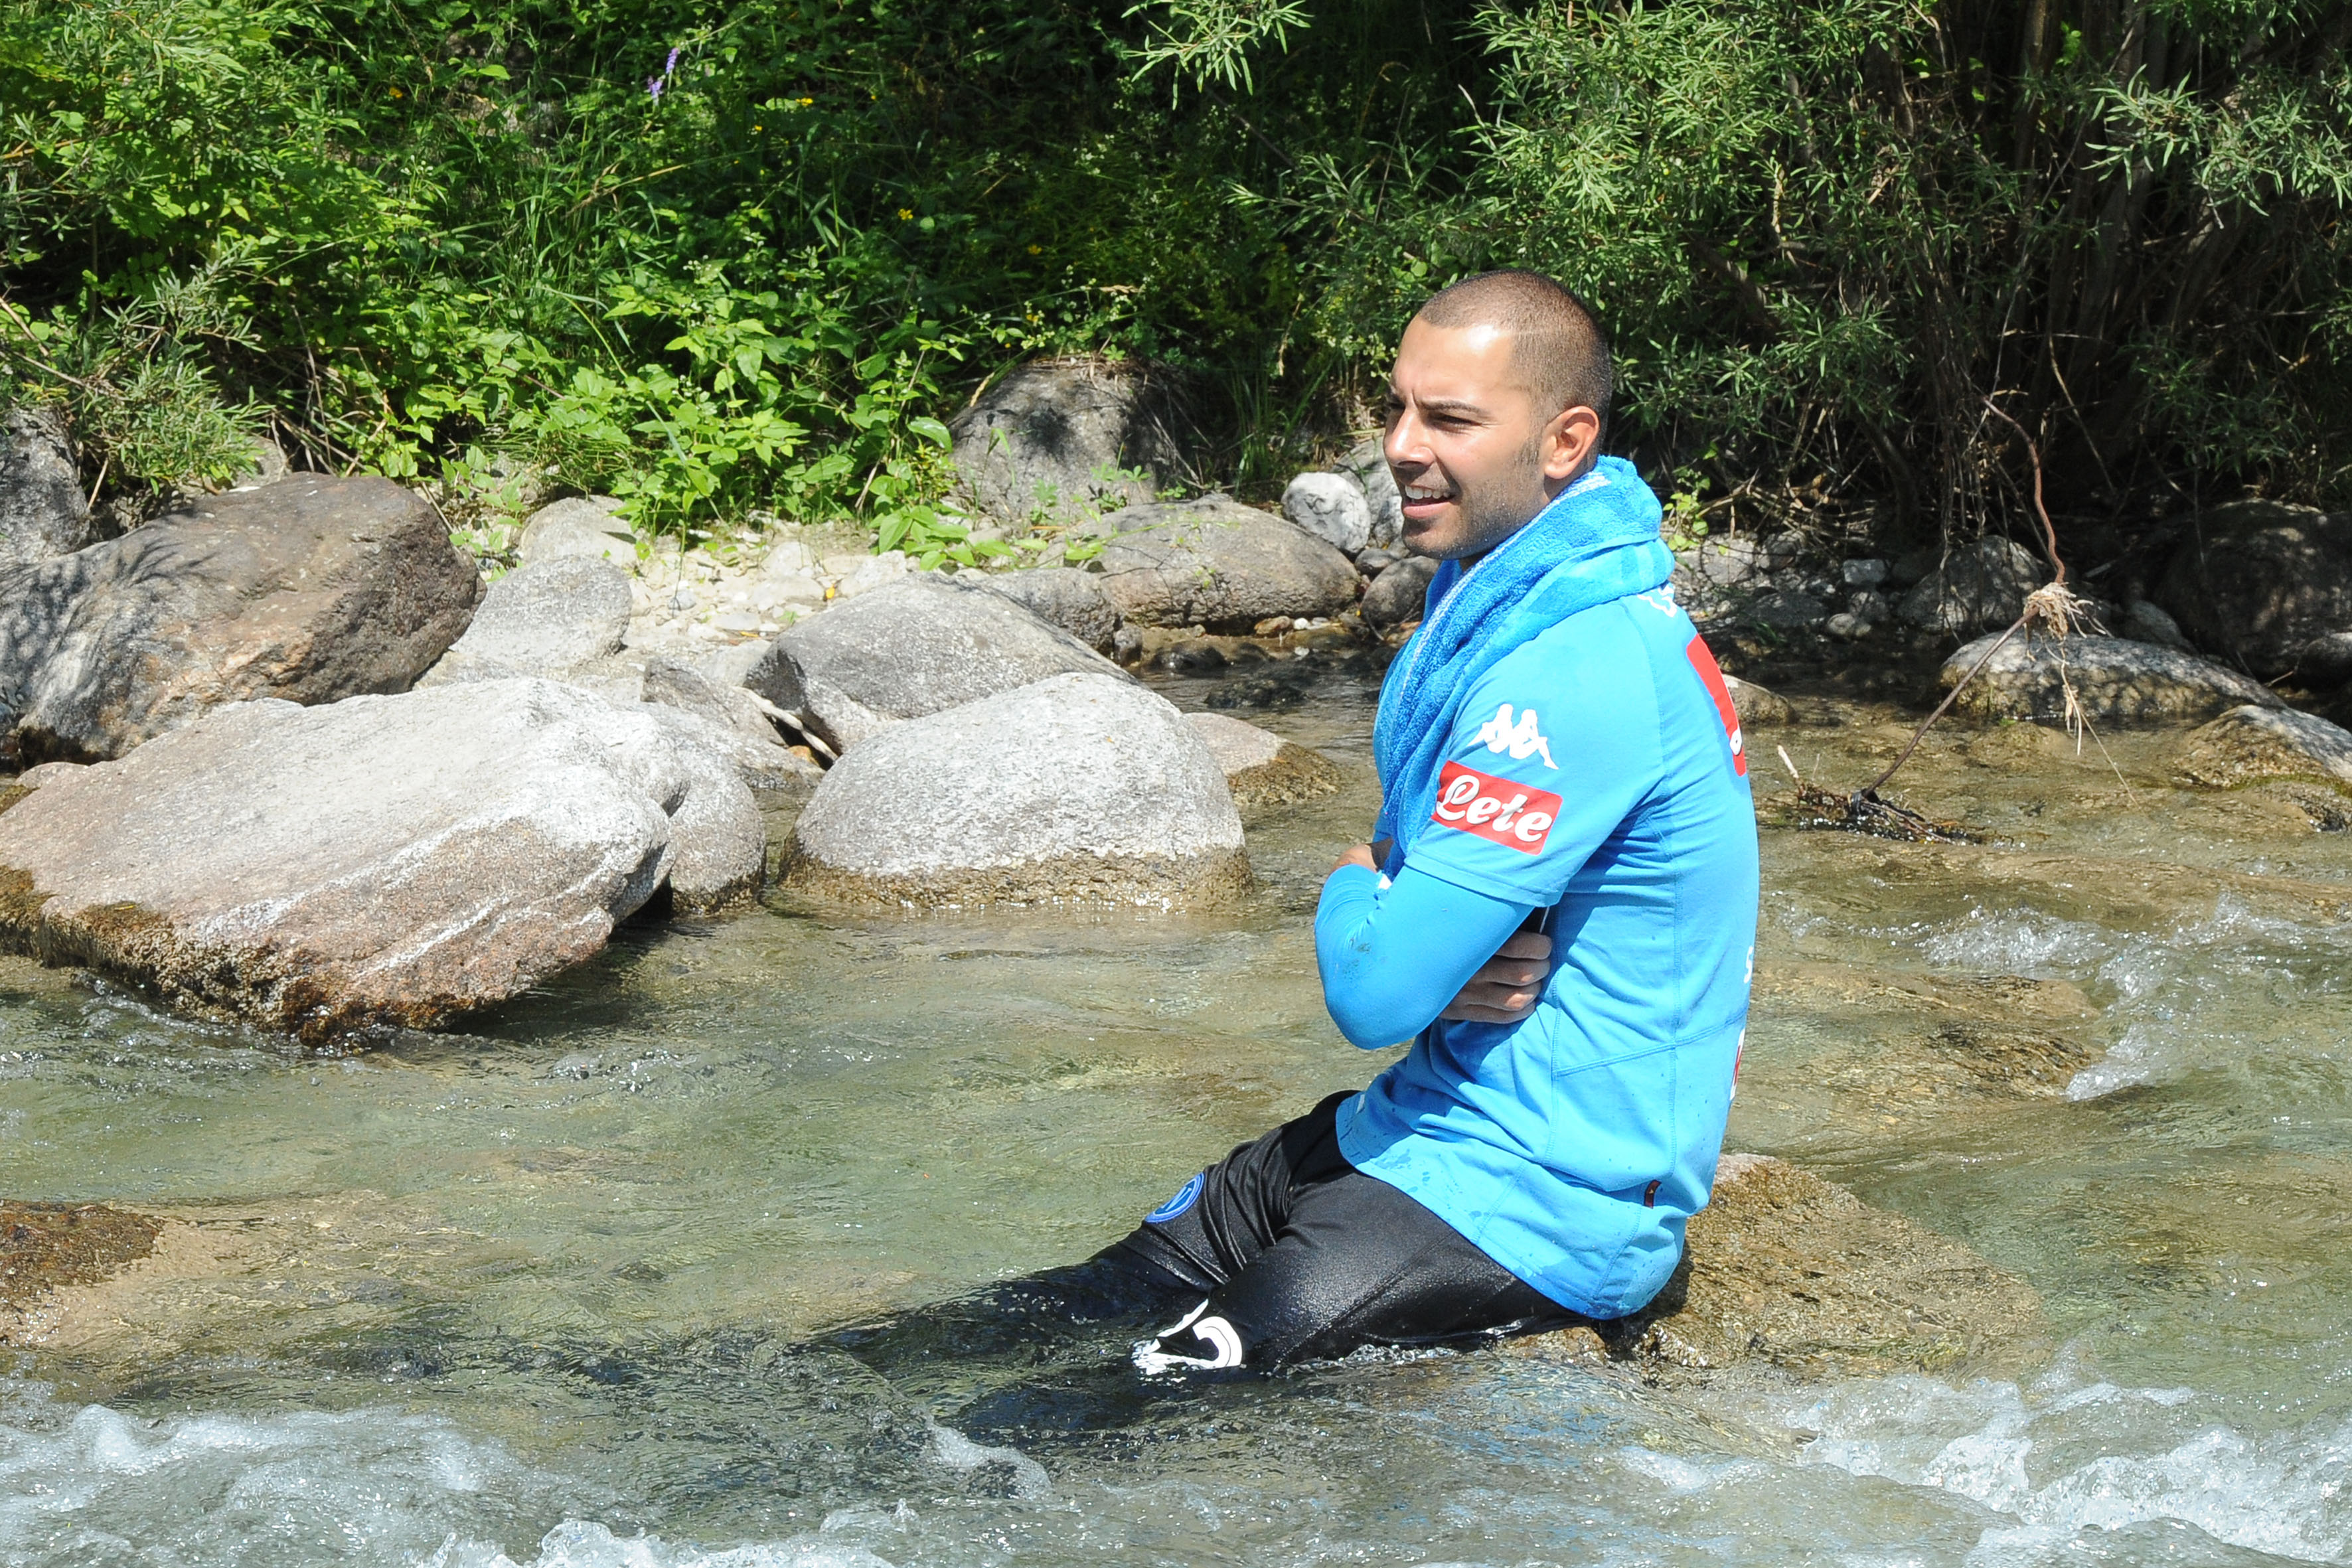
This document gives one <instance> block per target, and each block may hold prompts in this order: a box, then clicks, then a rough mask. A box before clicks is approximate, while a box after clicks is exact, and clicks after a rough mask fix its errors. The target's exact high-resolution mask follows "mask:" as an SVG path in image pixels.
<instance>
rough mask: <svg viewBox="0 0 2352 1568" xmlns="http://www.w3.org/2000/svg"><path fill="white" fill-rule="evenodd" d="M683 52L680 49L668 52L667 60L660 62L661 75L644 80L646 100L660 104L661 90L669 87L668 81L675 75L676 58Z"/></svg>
mask: <svg viewBox="0 0 2352 1568" xmlns="http://www.w3.org/2000/svg"><path fill="white" fill-rule="evenodd" d="M684 52H685V51H683V50H681V49H672V50H670V52H669V58H667V59H666V60H664V61H662V68H661V75H659V76H649V77H647V78H646V97H647V98H650V99H652V100H654V101H655V102H656V103H659V102H661V95H662V89H664V88H666V87H667V86H668V85H669V79H670V78H672V77H674V76H676V75H677V57H678V56H679V55H680V54H682V53H684Z"/></svg>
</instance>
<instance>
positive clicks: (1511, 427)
mask: <svg viewBox="0 0 2352 1568" xmlns="http://www.w3.org/2000/svg"><path fill="white" fill-rule="evenodd" d="M1511 346H1512V345H1511V337H1510V334H1509V333H1507V332H1506V331H1502V330H1501V329H1499V328H1496V327H1492V326H1486V325H1474V326H1467V327H1433V326H1431V325H1430V324H1429V323H1428V322H1426V321H1422V320H1420V319H1418V318H1415V320H1414V321H1413V322H1412V325H1411V326H1409V327H1407V328H1405V330H1404V341H1403V342H1401V343H1399V344H1398V345H1397V357H1396V368H1395V369H1394V370H1392V371H1391V372H1390V373H1389V397H1388V439H1387V441H1386V443H1385V451H1386V456H1387V458H1388V463H1389V471H1390V472H1391V473H1392V474H1393V475H1395V476H1396V482H1397V491H1398V494H1399V495H1400V496H1401V497H1402V499H1403V501H1404V546H1405V548H1406V549H1408V550H1410V551H1412V552H1413V553H1415V554H1416V555H1430V556H1434V557H1436V558H1437V559H1439V560H1441V561H1450V560H1459V559H1463V558H1466V557H1470V556H1476V555H1483V554H1485V553H1486V552H1487V551H1489V550H1492V549H1493V548H1494V547H1495V546H1496V545H1497V544H1499V543H1501V542H1503V541H1504V540H1505V539H1507V538H1508V537H1509V536H1510V535H1511V534H1513V533H1515V532H1517V531H1518V530H1519V529H1520V528H1521V527H1523V526H1524V525H1525V524H1526V523H1528V521H1530V520H1531V519H1533V518H1534V516H1535V515H1536V513H1538V512H1539V511H1541V510H1543V509H1544V507H1545V506H1546V505H1547V504H1548V503H1549V501H1550V500H1551V498H1552V497H1553V496H1555V495H1557V494H1558V493H1559V491H1560V489H1562V488H1564V486H1565V485H1566V484H1567V482H1568V480H1569V479H1572V478H1574V477H1575V476H1576V475H1577V474H1579V473H1580V472H1581V471H1582V470H1583V468H1584V467H1585V465H1586V463H1587V462H1588V461H1589V459H1590V458H1591V453H1592V449H1593V447H1594V445H1595V443H1596V442H1597V440H1598V438H1599V436H1600V419H1599V417H1598V416H1596V415H1594V413H1593V412H1592V411H1591V409H1589V408H1570V409H1567V410H1555V409H1546V408H1542V407H1540V406H1538V404H1537V402H1536V398H1535V394H1534V392H1533V390H1532V389H1530V388H1529V387H1528V385H1527V384H1526V380H1525V378H1524V377H1523V376H1522V375H1521V374H1520V373H1519V372H1518V370H1517V368H1516V367H1515V366H1514V365H1513V363H1512V360H1511ZM1579 416H1581V418H1580V417H1579Z"/></svg>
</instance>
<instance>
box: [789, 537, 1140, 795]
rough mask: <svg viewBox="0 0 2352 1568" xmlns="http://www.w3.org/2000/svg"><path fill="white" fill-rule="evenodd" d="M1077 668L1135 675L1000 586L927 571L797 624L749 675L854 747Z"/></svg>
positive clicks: (822, 730)
mask: <svg viewBox="0 0 2352 1568" xmlns="http://www.w3.org/2000/svg"><path fill="white" fill-rule="evenodd" d="M1076 673H1091V674H1097V675H1106V676H1108V677H1110V678H1111V679H1117V680H1121V681H1124V680H1126V679H1127V677H1126V676H1125V675H1124V674H1122V673H1121V672H1120V670H1119V668H1118V666H1117V665H1115V664H1113V663H1111V662H1110V661H1109V660H1108V659H1107V658H1103V656H1102V655H1100V654H1098V653H1097V652H1096V651H1095V650H1094V649H1092V648H1090V647H1087V645H1086V644H1084V643H1082V642H1080V641H1079V640H1078V639H1077V638H1076V637H1072V636H1071V635H1070V634H1069V633H1067V632H1066V631H1063V630H1062V629H1061V628H1060V627H1058V626H1047V625H1046V624H1045V622H1044V621H1042V620H1039V619H1038V618H1037V617H1036V616H1034V615H1032V614H1031V613H1030V612H1029V611H1028V610H1026V609H1024V607H1023V606H1022V605H1018V604H1016V603H1014V602H1013V600H1011V599H1009V598H1006V597H1005V596H1004V595H1002V594H994V593H991V592H989V591H988V590H987V589H985V588H976V587H971V586H967V585H966V584H961V583H958V582H955V581H953V580H951V579H949V578H945V577H940V576H936V575H932V574H923V575H921V576H917V577H908V578H906V579H904V580H902V581H899V582H896V583H892V584H889V585H888V586H887V587H881V588H877V589H875V590H874V591H873V592H872V593H870V594H864V595H859V596H858V597H857V598H856V599H854V600H852V601H850V602H848V603H845V604H837V605H835V606H834V607H833V608H832V609H830V610H827V611H826V612H825V613H824V615H821V616H812V617H810V618H809V619H807V620H805V621H802V622H800V623H799V624H798V625H796V626H793V627H792V628H791V629H790V630H788V631H786V632H785V633H784V634H783V635H782V637H778V638H776V640H775V641H774V642H773V643H772V644H771V645H770V646H769V648H768V651H767V653H766V654H764V655H762V656H761V658H760V660H759V661H758V662H757V663H755V664H754V665H753V666H752V667H751V673H750V674H749V675H747V676H745V677H744V679H743V684H744V685H745V686H748V687H750V688H751V689H752V690H753V691H756V692H758V693H759V694H760V695H761V697H763V698H765V699H767V700H769V701H770V702H772V703H774V704H775V705H776V706H777V707H779V708H781V709H782V710H785V711H786V712H788V713H799V714H803V715H804V716H805V717H806V718H807V719H808V720H809V721H810V723H811V725H812V726H813V727H814V729H815V730H816V731H817V732H818V735H819V737H820V738H821V739H822V740H823V741H824V742H825V744H827V745H829V746H831V747H832V748H833V749H834V750H835V751H836V752H847V751H849V750H850V749H851V748H853V747H856V746H858V745H862V744H864V743H865V742H866V741H868V740H870V739H871V738H873V737H874V736H875V735H877V734H879V733H880V732H881V731H884V730H886V729H887V728H888V727H889V726H891V725H892V724H896V723H898V722H899V721H901V720H906V719H917V718H920V717H921V716H922V715H924V714H926V713H936V712H939V711H940V710H941V709H944V708H953V707H955V706H957V705H958V704H960V703H965V702H971V701H973V700H976V699H979V698H982V697H992V696H995V695H996V694H997V693H999V692H1003V691H1011V690H1013V689H1015V688H1017V687H1023V686H1026V685H1028V684H1030V683H1031V682H1032V681H1035V680H1042V679H1045V677H1047V676H1049V675H1066V674H1076Z"/></svg>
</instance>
